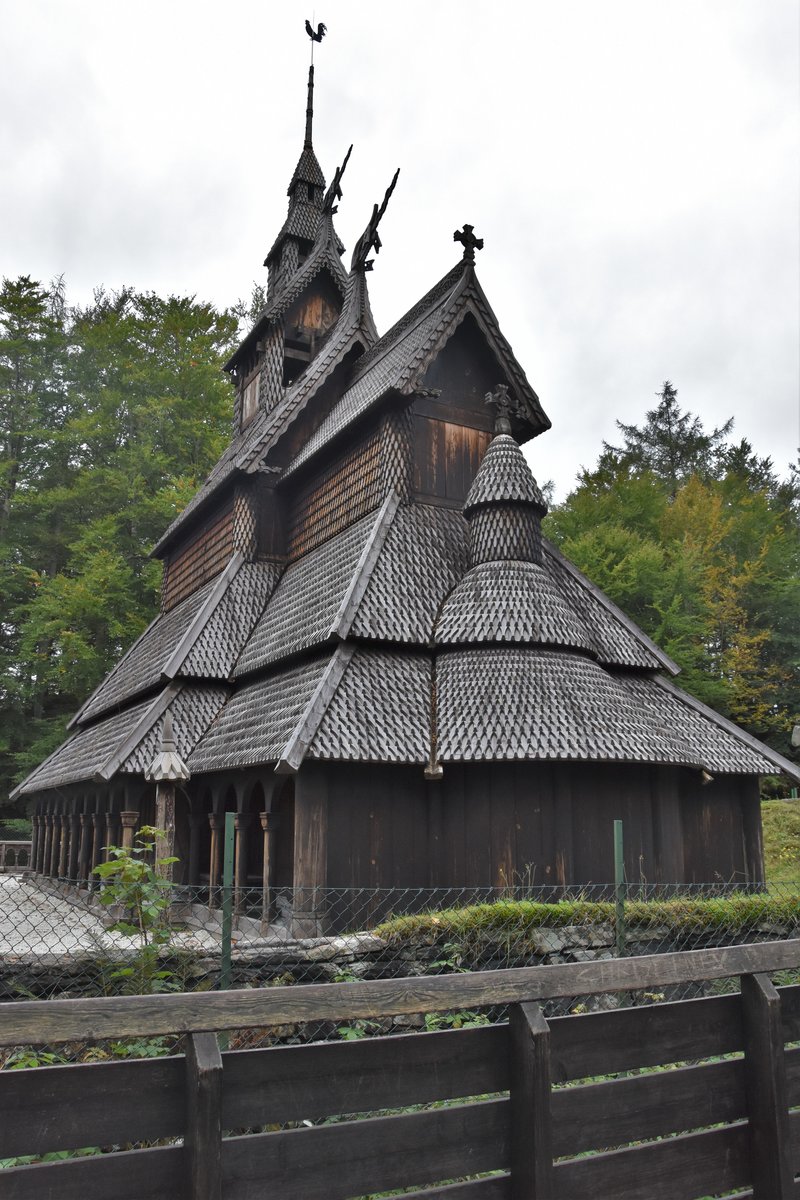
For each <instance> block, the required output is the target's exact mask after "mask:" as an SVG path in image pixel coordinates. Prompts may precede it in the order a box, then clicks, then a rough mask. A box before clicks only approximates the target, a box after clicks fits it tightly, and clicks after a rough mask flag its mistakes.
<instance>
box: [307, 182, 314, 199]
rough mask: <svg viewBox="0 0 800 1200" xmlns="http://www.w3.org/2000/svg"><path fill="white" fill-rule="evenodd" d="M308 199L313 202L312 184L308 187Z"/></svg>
mask: <svg viewBox="0 0 800 1200" xmlns="http://www.w3.org/2000/svg"><path fill="white" fill-rule="evenodd" d="M308 198H309V200H312V201H313V199H314V185H313V183H310V184H309V185H308Z"/></svg>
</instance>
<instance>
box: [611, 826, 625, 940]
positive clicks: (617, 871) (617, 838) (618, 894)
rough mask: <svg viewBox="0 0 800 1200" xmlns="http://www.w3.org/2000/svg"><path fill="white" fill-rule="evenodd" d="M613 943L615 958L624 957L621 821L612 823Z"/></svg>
mask: <svg viewBox="0 0 800 1200" xmlns="http://www.w3.org/2000/svg"><path fill="white" fill-rule="evenodd" d="M614 898H615V902H616V904H615V908H616V912H615V919H614V941H615V944H616V948H617V958H623V957H624V955H625V860H624V857H623V841H622V821H615V822H614Z"/></svg>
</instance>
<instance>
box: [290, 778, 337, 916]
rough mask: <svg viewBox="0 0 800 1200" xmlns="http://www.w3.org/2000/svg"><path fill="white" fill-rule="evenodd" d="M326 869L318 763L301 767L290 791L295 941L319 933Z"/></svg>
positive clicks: (324, 788) (323, 781) (324, 803)
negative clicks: (319, 911) (292, 791)
mask: <svg viewBox="0 0 800 1200" xmlns="http://www.w3.org/2000/svg"><path fill="white" fill-rule="evenodd" d="M327 865H328V781H327V778H326V775H325V772H324V769H323V768H322V767H321V766H320V764H318V763H314V762H308V763H304V764H303V767H302V769H301V770H300V772H299V773H298V774H297V776H296V777H295V790H294V888H295V892H294V903H295V908H296V909H297V910H298V911H299V914H300V916H299V917H298V918H297V919H295V921H294V922H293V926H292V928H293V931H294V933H295V936H296V937H315V936H317V935H318V934H319V933H321V932H322V929H321V926H320V924H319V916H318V910H320V908H321V903H322V889H323V888H324V887H325V885H326V881H327Z"/></svg>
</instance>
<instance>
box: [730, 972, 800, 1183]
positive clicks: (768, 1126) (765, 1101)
mask: <svg viewBox="0 0 800 1200" xmlns="http://www.w3.org/2000/svg"><path fill="white" fill-rule="evenodd" d="M742 1021H743V1025H744V1077H745V1088H746V1091H747V1112H748V1118H749V1123H750V1162H751V1167H752V1178H751V1182H752V1185H753V1200H789V1197H790V1196H794V1195H795V1190H794V1171H793V1170H792V1164H791V1157H790V1147H791V1138H790V1133H789V1099H788V1091H787V1087H786V1058H785V1053H784V1045H783V1026H782V1023H781V998H780V996H779V994H778V992H777V990H776V989H775V987H773V985H772V982H771V980H770V978H769V976H768V975H743V976H742Z"/></svg>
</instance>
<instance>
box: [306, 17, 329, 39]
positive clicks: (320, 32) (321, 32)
mask: <svg viewBox="0 0 800 1200" xmlns="http://www.w3.org/2000/svg"><path fill="white" fill-rule="evenodd" d="M327 31H328V30H327V26H326V25H323V24H322V22H321V21H320V23H319V25H318V26H317V32H316V33H314V26H313V25H312V24H311V22H310V21H306V33H307V34H308V36H309V37H310V38H311V40H312V42H321V41H322V39H323V38H324V37H325V34H326V33H327Z"/></svg>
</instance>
